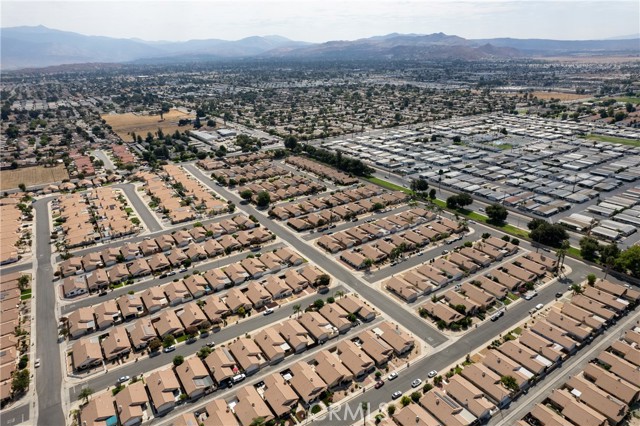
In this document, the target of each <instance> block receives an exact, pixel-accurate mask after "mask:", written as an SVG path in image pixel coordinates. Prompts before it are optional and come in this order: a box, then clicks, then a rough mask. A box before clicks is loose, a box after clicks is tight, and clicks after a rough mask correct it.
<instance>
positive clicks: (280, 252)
mask: <svg viewBox="0 0 640 426" xmlns="http://www.w3.org/2000/svg"><path fill="white" fill-rule="evenodd" d="M274 254H275V255H276V256H278V257H279V258H280V259H281V260H282V261H284V262H286V263H287V264H289V265H291V266H297V265H300V264H302V262H303V261H304V260H303V259H302V257H300V256H299V255H298V254H297V253H295V252H293V251H291V250H290V249H288V248H287V247H282V248H279V249H277V250H276V251H275V252H274Z"/></svg>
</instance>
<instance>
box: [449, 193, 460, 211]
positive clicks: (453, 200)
mask: <svg viewBox="0 0 640 426" xmlns="http://www.w3.org/2000/svg"><path fill="white" fill-rule="evenodd" d="M447 207H448V208H450V209H457V208H458V196H457V195H452V196H450V197H447Z"/></svg>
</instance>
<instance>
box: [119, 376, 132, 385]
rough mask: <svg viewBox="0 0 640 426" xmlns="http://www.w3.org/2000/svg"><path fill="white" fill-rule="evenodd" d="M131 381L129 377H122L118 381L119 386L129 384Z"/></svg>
mask: <svg viewBox="0 0 640 426" xmlns="http://www.w3.org/2000/svg"><path fill="white" fill-rule="evenodd" d="M129 380H131V377H129V376H122V377H120V378H119V379H118V384H122V383H126V382H128V381H129Z"/></svg>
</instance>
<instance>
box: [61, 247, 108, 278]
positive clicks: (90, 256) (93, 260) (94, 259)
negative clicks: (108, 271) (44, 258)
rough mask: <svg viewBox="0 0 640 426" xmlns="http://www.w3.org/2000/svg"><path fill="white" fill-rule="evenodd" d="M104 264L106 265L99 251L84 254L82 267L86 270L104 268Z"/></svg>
mask: <svg viewBox="0 0 640 426" xmlns="http://www.w3.org/2000/svg"><path fill="white" fill-rule="evenodd" d="M71 259H74V258H73V257H72V258H71ZM71 259H68V260H71ZM65 262H66V261H65ZM103 266H104V263H103V262H102V257H100V253H98V252H95V251H93V252H91V253H87V254H85V255H84V256H82V269H84V271H85V272H91V271H94V270H96V269H97V268H102V267H103ZM61 267H62V266H61ZM74 273H75V271H74ZM63 275H64V273H63Z"/></svg>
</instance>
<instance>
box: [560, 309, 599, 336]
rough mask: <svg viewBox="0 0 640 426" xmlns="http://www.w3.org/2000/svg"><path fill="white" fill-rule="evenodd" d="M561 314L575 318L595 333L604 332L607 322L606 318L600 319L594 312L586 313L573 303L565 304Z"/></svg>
mask: <svg viewBox="0 0 640 426" xmlns="http://www.w3.org/2000/svg"><path fill="white" fill-rule="evenodd" d="M560 312H561V313H562V314H563V315H566V316H568V317H569V318H573V319H574V320H576V321H578V322H580V323H582V324H583V325H585V326H587V327H590V328H591V329H593V331H594V333H598V332H599V331H600V330H602V328H603V327H604V326H605V324H606V322H607V321H606V320H605V319H604V318H600V317H599V316H597V315H595V314H594V313H593V312H589V311H586V310H584V309H582V308H580V307H578V306H576V305H574V304H573V303H563V304H562V308H561V310H560Z"/></svg>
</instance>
